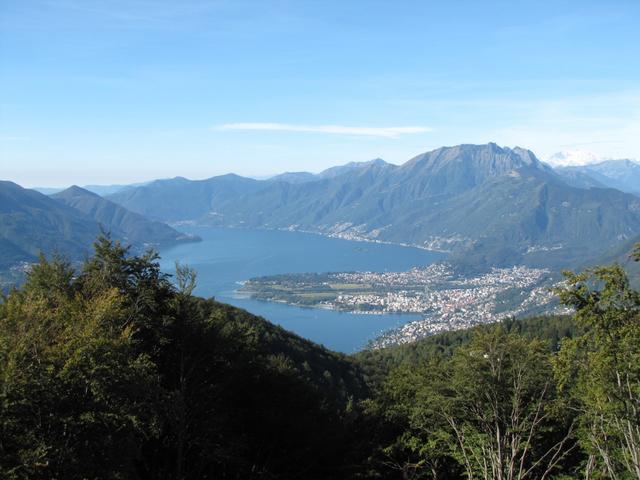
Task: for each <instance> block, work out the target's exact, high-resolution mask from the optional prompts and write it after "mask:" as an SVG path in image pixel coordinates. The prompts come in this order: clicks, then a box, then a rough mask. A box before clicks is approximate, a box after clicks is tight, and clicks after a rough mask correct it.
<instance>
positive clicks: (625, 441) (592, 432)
mask: <svg viewBox="0 0 640 480" xmlns="http://www.w3.org/2000/svg"><path fill="white" fill-rule="evenodd" d="M637 252H638V247H636V253H637ZM566 278H567V286H566V287H565V288H564V289H562V290H560V292H559V293H560V298H561V300H562V302H563V303H564V304H565V305H569V306H571V307H573V308H575V310H576V314H575V318H576V322H578V324H579V325H581V326H583V327H584V329H585V334H584V335H582V336H581V337H579V338H576V339H573V340H566V341H564V342H563V344H562V348H561V350H560V354H559V356H558V359H557V361H556V363H555V373H556V377H557V378H558V382H559V385H560V387H561V388H562V391H563V392H564V393H565V394H566V395H567V396H568V401H569V402H570V404H571V406H572V407H573V408H574V409H575V410H576V411H577V412H578V414H579V420H580V425H579V426H580V428H579V434H580V435H579V439H580V443H581V445H582V446H583V448H584V449H585V450H586V451H587V452H588V454H589V458H588V462H587V464H586V466H585V469H586V477H587V478H592V477H596V478H600V477H608V478H612V479H618V478H620V479H623V478H637V479H640V292H637V291H635V290H633V289H632V288H631V286H630V284H629V279H628V277H627V275H626V274H625V272H624V270H623V269H622V267H620V266H619V265H613V266H609V267H598V268H594V269H591V270H587V271H586V272H584V273H581V274H572V273H566Z"/></svg>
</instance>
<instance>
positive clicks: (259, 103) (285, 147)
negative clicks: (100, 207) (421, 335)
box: [0, 0, 640, 187]
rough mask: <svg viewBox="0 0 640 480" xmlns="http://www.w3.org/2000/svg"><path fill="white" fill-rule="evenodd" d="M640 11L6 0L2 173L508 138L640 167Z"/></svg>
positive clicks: (169, 168)
mask: <svg viewBox="0 0 640 480" xmlns="http://www.w3.org/2000/svg"><path fill="white" fill-rule="evenodd" d="M639 24H640V1H638V0H629V1H624V0H610V1H606V2H604V1H601V0H598V1H590V0H579V1H562V0H555V1H533V0H532V1H524V0H522V1H519V0H509V1H491V0H485V1H479V0H474V1H462V0H448V1H438V2H436V1H429V0H421V1H418V0H415V1H402V0H396V1H377V0H367V1H357V0H351V1H344V0H342V1H332V0H321V1H307V0H295V1H277V0H274V1H270V0H260V1H244V0H219V1H215V0H210V1H204V0H181V1H174V0H171V1H161V0H158V1H150V0H109V1H99V0H2V1H1V2H0V178H2V179H7V180H12V181H15V182H17V183H20V184H21V185H24V186H28V187H32V186H51V187H54V186H66V185H70V184H74V183H75V184H80V185H85V184H112V183H130V182H138V181H146V180H150V179H154V178H167V177H173V176H178V175H180V176H185V177H188V178H206V177H211V176H214V175H219V174H224V173H228V172H234V173H238V174H241V175H247V176H254V177H261V176H267V175H271V174H275V173H279V172H284V171H303V170H304V171H312V172H315V171H320V170H322V169H324V168H327V167H329V166H333V165H337V164H343V163H347V162H350V161H366V160H369V159H372V158H376V157H380V158H383V159H385V160H387V161H389V162H391V163H396V164H400V163H403V162H405V161H407V160H408V159H410V158H411V157H413V156H415V155H417V154H419V153H422V152H425V151H428V150H432V149H434V148H437V147H440V146H443V145H456V144H460V143H487V142H490V141H493V142H496V143H498V144H499V145H503V146H509V147H514V146H520V147H524V148H529V149H531V150H533V151H534V152H535V153H536V154H537V155H538V156H539V157H540V158H541V159H546V158H548V157H549V156H551V155H552V154H554V153H555V152H558V151H562V150H583V151H589V152H593V153H594V154H596V155H597V156H599V157H606V158H635V159H638V160H640V29H639V28H638V25H639Z"/></svg>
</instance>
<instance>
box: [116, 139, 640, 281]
mask: <svg viewBox="0 0 640 480" xmlns="http://www.w3.org/2000/svg"><path fill="white" fill-rule="evenodd" d="M110 198H111V199H112V200H113V201H115V202H118V203H121V204H122V205H124V206H125V207H126V208H128V209H130V210H133V211H137V212H139V213H143V214H145V215H147V216H150V217H153V218H156V219H161V220H165V221H174V222H177V221H190V222H198V223H202V224H208V225H223V226H234V227H238V226H245V227H246V226H249V227H259V228H280V229H300V230H309V231H314V232H318V233H323V234H327V235H337V236H342V237H345V238H361V239H368V240H375V241H387V242H395V243H408V244H412V245H418V246H422V247H426V248H432V249H440V250H445V251H451V252H453V253H454V257H453V259H454V261H456V262H457V263H459V264H460V265H461V266H464V267H465V268H469V269H482V268H487V266H502V265H510V264H516V263H524V264H529V265H533V266H551V267H557V266H575V265H576V264H578V263H580V262H581V261H582V259H585V258H596V257H597V256H598V255H600V254H601V253H602V252H604V251H606V250H608V249H610V248H613V247H615V246H616V245H619V244H621V243H623V242H624V241H625V240H627V239H629V238H632V237H633V236H635V235H636V234H638V233H640V199H638V198H637V197H635V196H633V195H630V194H625V193H622V192H620V191H617V190H613V189H597V188H589V189H585V188H577V187H572V186H570V185H568V184H567V183H566V182H565V181H563V180H562V178H561V177H560V176H558V175H557V174H556V173H555V172H554V171H553V170H552V169H551V168H550V167H548V166H546V165H545V164H543V163H541V162H540V161H539V160H538V159H537V158H536V157H535V155H534V154H533V153H532V152H530V151H528V150H524V149H521V148H514V149H509V148H501V147H498V146H497V145H495V144H487V145H459V146H456V147H443V148H439V149H437V150H434V151H431V152H428V153H425V154H422V155H419V156H417V157H415V158H414V159H412V160H410V161H408V162H407V163H405V164H403V165H401V166H394V165H390V164H387V163H384V162H381V161H379V162H378V161H376V162H371V163H370V164H367V165H364V166H361V167H360V168H351V169H347V170H346V171H345V172H344V173H341V174H338V175H335V176H331V177H329V178H324V179H318V180H315V181H305V182H303V183H299V182H293V183H292V182H287V181H256V180H250V179H243V178H241V177H237V176H230V175H227V176H223V177H214V178H212V179H209V180H202V181H195V182H192V181H188V180H185V179H176V180H172V181H164V182H154V183H153V184H151V185H148V186H144V187H140V188H137V189H132V190H128V191H126V192H121V193H118V194H116V195H113V196H111V197H110Z"/></svg>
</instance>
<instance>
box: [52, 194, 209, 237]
mask: <svg viewBox="0 0 640 480" xmlns="http://www.w3.org/2000/svg"><path fill="white" fill-rule="evenodd" d="M52 198H54V199H55V200H57V201H59V202H61V203H63V204H65V205H67V206H69V207H71V208H74V209H76V210H78V211H79V212H81V213H83V214H84V215H86V216H88V217H89V218H91V219H92V220H94V221H95V222H97V223H98V224H99V225H101V226H103V228H104V229H105V230H107V231H110V232H111V233H112V234H113V235H114V236H115V237H117V238H121V239H122V240H123V241H124V242H126V243H128V244H132V245H136V246H141V247H155V248H163V247H168V246H171V245H175V244H178V243H181V242H185V241H193V240H197V238H195V237H191V236H189V235H185V234H183V233H180V232H178V231H176V230H174V229H173V228H171V227H170V226H168V225H166V224H164V223H160V222H156V221H152V220H147V219H146V218H144V217H143V216H142V215H140V214H137V213H134V212H130V211H129V210H127V209H126V208H124V207H122V206H120V205H118V204H116V203H113V202H111V201H109V200H106V199H104V198H102V197H100V196H99V195H96V194H95V193H92V192H90V191H88V190H85V189H83V188H80V187H77V186H75V185H74V186H72V187H69V188H68V189H66V190H64V191H63V192H60V193H56V194H54V195H52Z"/></svg>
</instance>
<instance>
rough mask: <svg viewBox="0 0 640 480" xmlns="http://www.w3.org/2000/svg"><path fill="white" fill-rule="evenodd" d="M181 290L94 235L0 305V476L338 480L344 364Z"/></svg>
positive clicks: (350, 385)
mask: <svg viewBox="0 0 640 480" xmlns="http://www.w3.org/2000/svg"><path fill="white" fill-rule="evenodd" d="M192 280H193V277H192V274H191V272H190V271H189V270H188V269H181V270H180V272H179V275H178V278H177V282H178V284H179V287H178V288H177V289H176V288H174V287H173V286H172V285H171V284H170V283H169V279H168V278H167V277H166V276H165V275H164V274H162V273H161V272H160V270H159V266H158V264H157V263H156V262H155V258H154V257H153V256H151V255H147V256H144V257H130V256H128V254H127V252H126V250H125V249H123V248H121V247H120V246H119V245H118V244H113V243H111V242H110V241H109V240H107V239H105V238H102V239H100V240H99V242H98V243H97V244H96V255H95V256H94V257H92V258H91V259H89V260H88V261H87V262H86V263H85V264H84V266H83V268H82V270H81V272H80V273H79V274H75V273H74V271H73V269H72V268H71V267H70V266H69V265H68V264H65V263H64V262H62V261H54V262H51V263H50V262H47V261H45V260H41V261H40V263H39V265H37V266H36V267H35V268H34V269H33V271H32V272H31V273H30V274H29V275H28V278H27V281H26V283H25V285H24V287H23V288H22V289H21V290H20V291H14V292H12V293H10V294H9V295H8V297H6V298H3V299H2V301H1V302H0V439H2V440H0V476H1V477H2V478H8V479H10V478H29V479H34V478H65V479H76V478H144V479H156V478H176V479H183V478H194V479H196V478H197V479H200V478H237V479H242V478H318V479H321V478H332V477H333V478H335V476H336V475H340V476H344V477H346V476H347V473H346V472H347V471H349V469H350V468H351V465H350V461H351V460H350V454H349V453H348V446H349V442H350V438H351V433H350V431H349V429H348V424H349V422H350V420H349V418H350V415H352V413H350V412H351V410H352V409H353V405H354V404H355V402H357V401H358V400H359V399H362V398H364V397H365V395H366V394H367V390H366V387H365V384H364V381H363V380H362V378H361V375H360V373H359V369H358V367H357V366H356V365H355V364H353V363H352V362H351V361H350V360H349V359H348V358H347V357H345V356H344V355H340V354H336V353H333V352H330V351H328V350H326V349H324V348H323V347H320V346H318V345H315V344H313V343H312V342H309V341H307V340H303V339H301V338H299V337H297V336H295V335H293V334H291V333H289V332H287V331H285V330H283V329H282V328H279V327H276V326H274V325H272V324H270V323H268V322H266V321H265V320H263V319H261V318H258V317H255V316H253V315H251V314H249V313H247V312H245V311H243V310H239V309H236V308H233V307H231V306H228V305H223V304H219V303H217V302H215V301H213V300H206V299H202V298H196V297H192V296H191V295H190V293H189V292H190V290H191V288H192V285H193V284H192V283H191V281H192ZM39 412H48V413H47V414H46V415H45V416H42V414H41V413H39ZM49 413H50V414H51V415H49Z"/></svg>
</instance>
